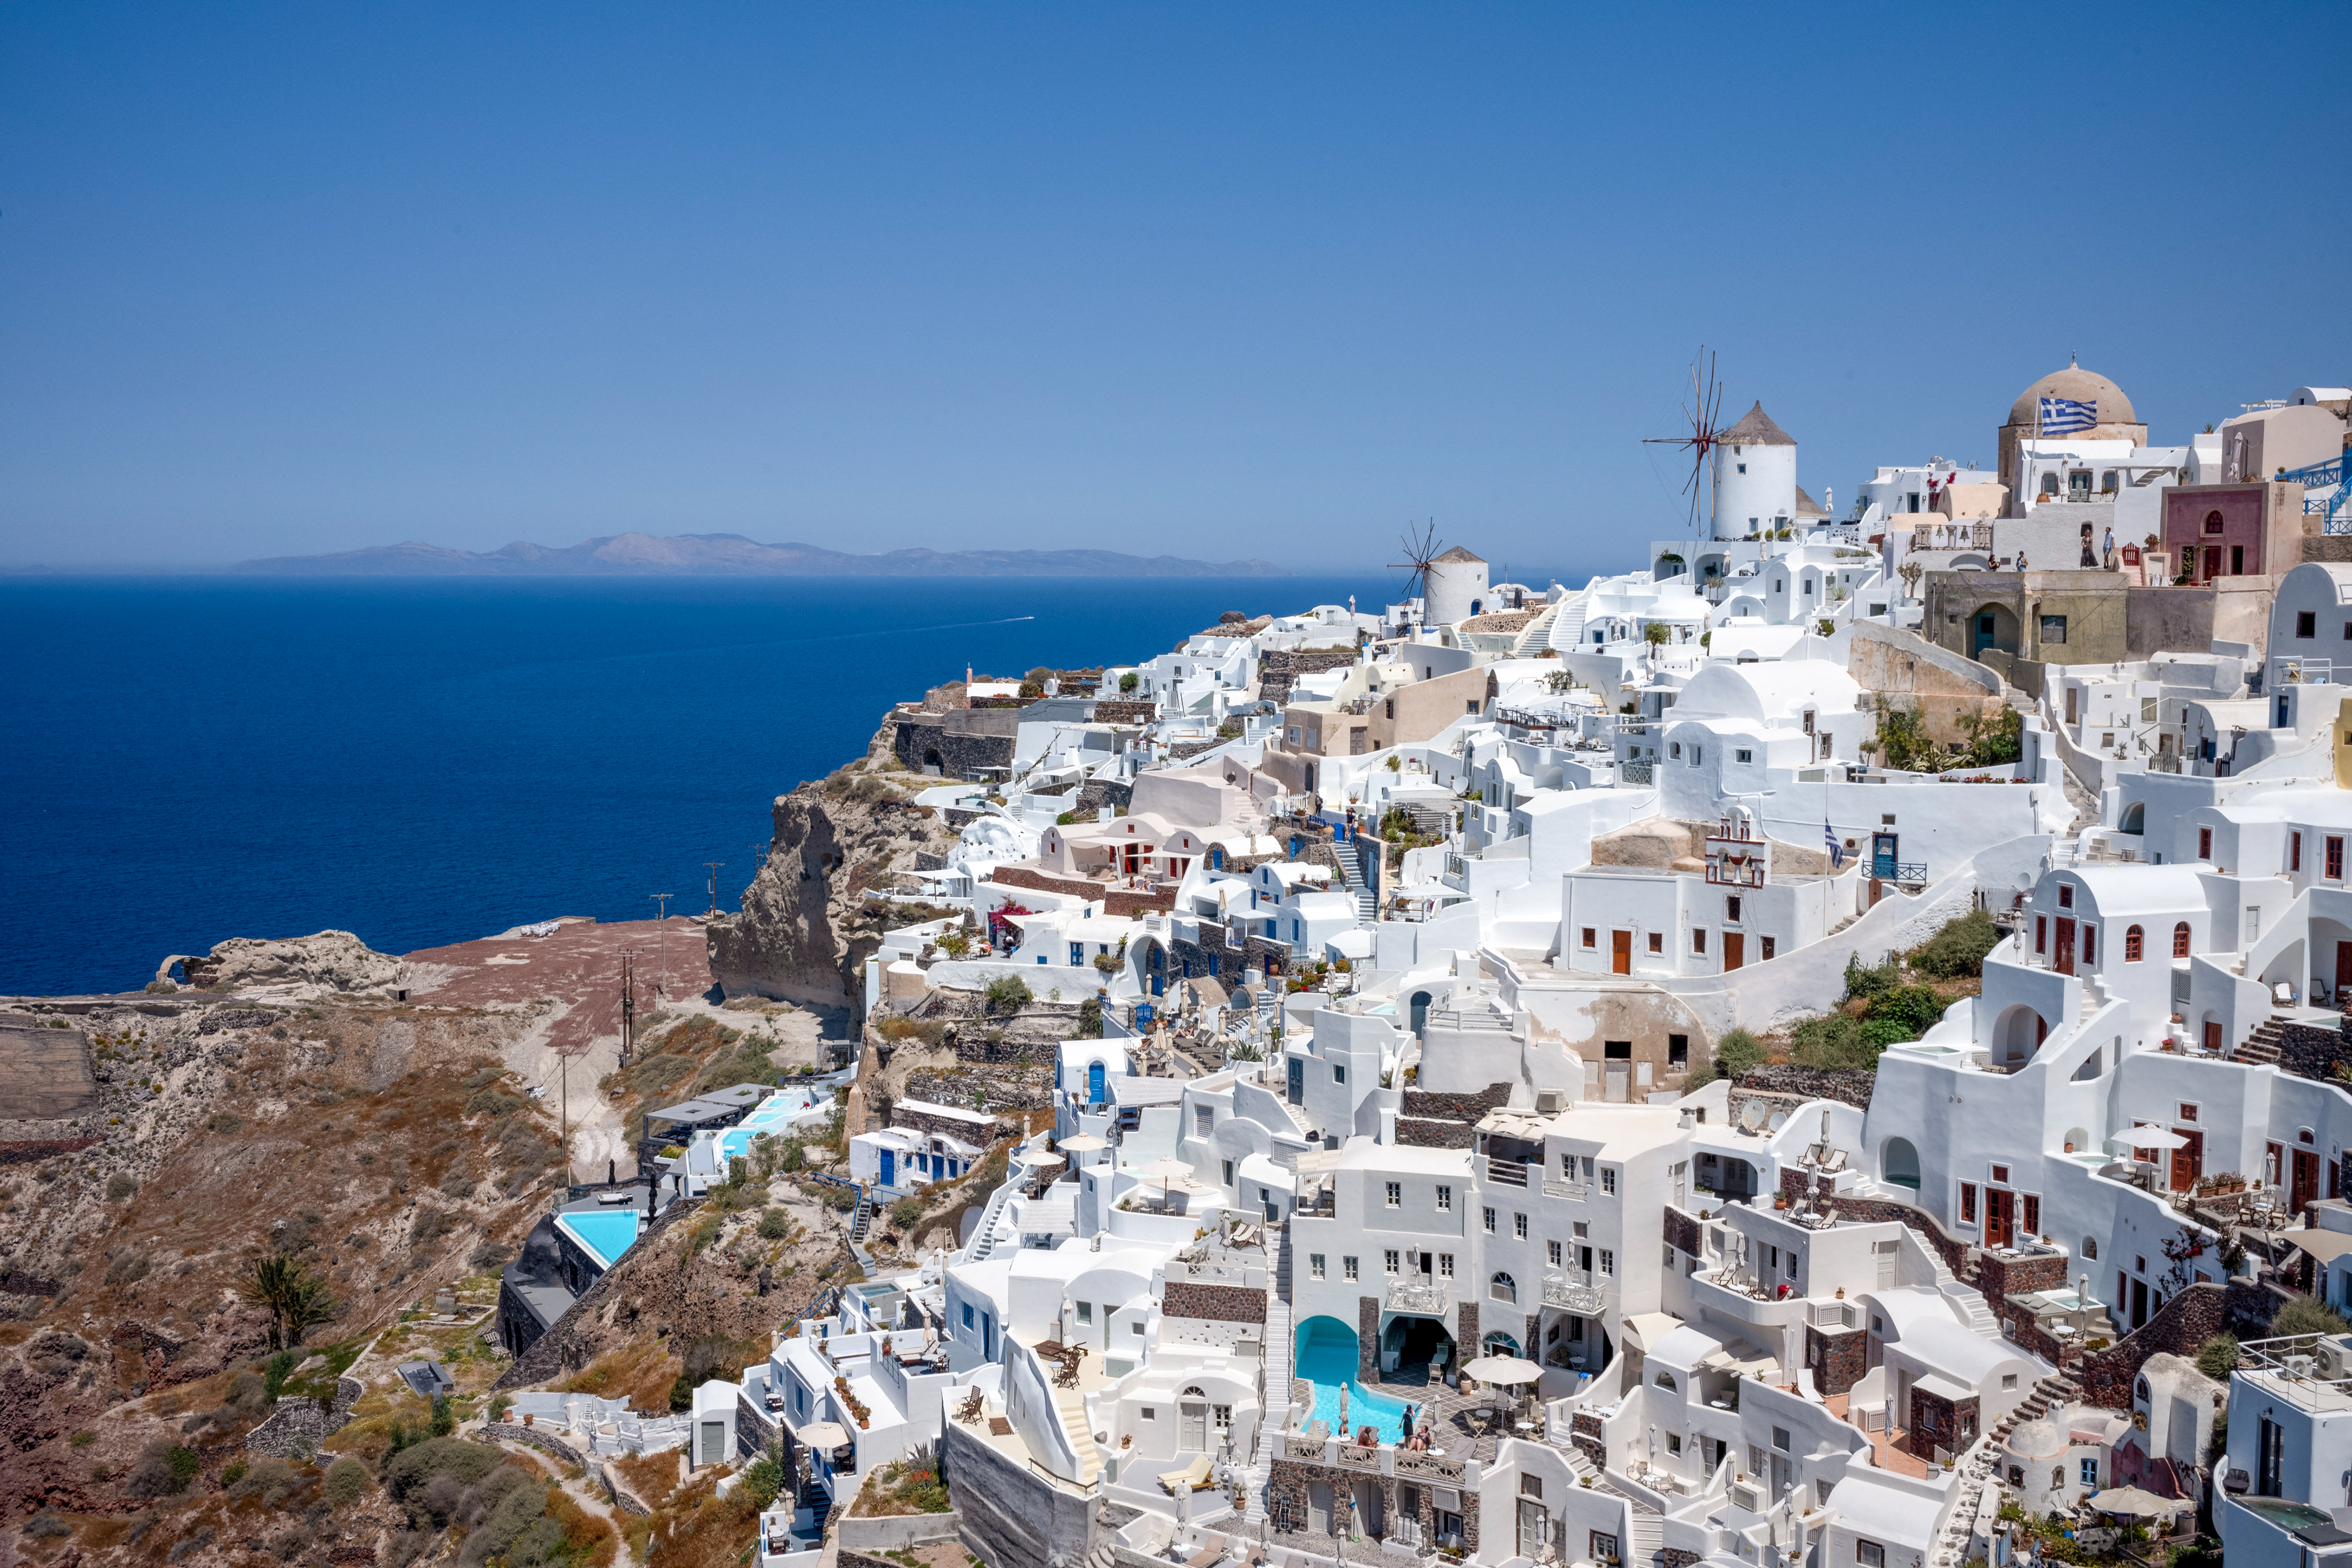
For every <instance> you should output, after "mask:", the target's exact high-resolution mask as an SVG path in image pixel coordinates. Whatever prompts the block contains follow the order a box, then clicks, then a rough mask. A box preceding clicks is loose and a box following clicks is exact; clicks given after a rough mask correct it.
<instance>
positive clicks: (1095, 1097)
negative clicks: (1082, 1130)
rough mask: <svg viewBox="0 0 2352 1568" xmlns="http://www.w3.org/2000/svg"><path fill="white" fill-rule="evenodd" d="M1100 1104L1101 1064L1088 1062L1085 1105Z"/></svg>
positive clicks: (1101, 1100) (1101, 1092) (1101, 1094)
mask: <svg viewBox="0 0 2352 1568" xmlns="http://www.w3.org/2000/svg"><path fill="white" fill-rule="evenodd" d="M1087 1103H1088V1104H1089V1105H1099V1104H1101V1103H1103V1064H1102V1063H1101V1062H1099V1061H1090V1062H1088V1063H1087Z"/></svg>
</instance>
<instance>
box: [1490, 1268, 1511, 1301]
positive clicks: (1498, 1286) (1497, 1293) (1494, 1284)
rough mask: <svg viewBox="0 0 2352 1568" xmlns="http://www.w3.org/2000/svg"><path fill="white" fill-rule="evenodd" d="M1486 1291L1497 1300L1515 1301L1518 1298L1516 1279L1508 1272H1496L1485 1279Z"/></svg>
mask: <svg viewBox="0 0 2352 1568" xmlns="http://www.w3.org/2000/svg"><path fill="white" fill-rule="evenodd" d="M1486 1293H1487V1294H1488V1295H1489V1296H1492V1297H1493V1298H1494V1299H1495V1300H1496V1301H1517V1300H1518V1299H1519V1286H1518V1281H1515V1280H1513V1279H1512V1278H1511V1277H1510V1276H1509V1275H1508V1274H1503V1273H1497V1274H1496V1276H1495V1277H1494V1278H1493V1279H1491V1280H1489V1281H1486Z"/></svg>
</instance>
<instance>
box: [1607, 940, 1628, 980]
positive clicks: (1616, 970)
mask: <svg viewBox="0 0 2352 1568" xmlns="http://www.w3.org/2000/svg"><path fill="white" fill-rule="evenodd" d="M1609 972H1610V973H1611V974H1612V975H1630V974H1632V973H1633V933H1632V932H1631V931H1612V932H1611V933H1610V934H1609Z"/></svg>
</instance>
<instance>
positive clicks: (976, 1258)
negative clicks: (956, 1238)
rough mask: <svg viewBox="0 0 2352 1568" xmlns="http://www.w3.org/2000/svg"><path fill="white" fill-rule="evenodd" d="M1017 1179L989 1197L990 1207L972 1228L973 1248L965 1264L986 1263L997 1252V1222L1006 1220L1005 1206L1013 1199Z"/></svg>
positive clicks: (1009, 1181)
mask: <svg viewBox="0 0 2352 1568" xmlns="http://www.w3.org/2000/svg"><path fill="white" fill-rule="evenodd" d="M1015 1168H1016V1169H1017V1168H1018V1167H1015ZM1016 1179H1017V1178H1008V1179H1007V1180H1006V1181H1005V1182H1004V1183H1003V1185H1002V1186H999V1187H998V1188H997V1189H996V1190H995V1191H994V1192H992V1193H990V1194H989V1195H988V1207H986V1208H983V1209H982V1210H981V1211H980V1223H979V1224H978V1225H976V1226H974V1227H973V1228H972V1232H971V1247H970V1248H969V1249H966V1250H965V1252H964V1257H963V1260H964V1261H965V1262H967V1263H984V1262H986V1261H987V1260H988V1258H989V1254H991V1253H992V1252H994V1251H995V1250H996V1226H997V1222H998V1221H999V1220H1001V1219H1003V1218H1004V1206H1005V1205H1006V1204H1007V1203H1009V1202H1011V1201H1012V1199H1013V1181H1014V1180H1016Z"/></svg>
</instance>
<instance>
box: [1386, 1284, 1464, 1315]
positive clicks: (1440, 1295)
mask: <svg viewBox="0 0 2352 1568" xmlns="http://www.w3.org/2000/svg"><path fill="white" fill-rule="evenodd" d="M1453 1301H1454V1287H1453V1285H1452V1284H1451V1283H1449V1282H1448V1281H1444V1280H1433V1279H1431V1278H1429V1277H1428V1276H1426V1275H1419V1276H1415V1277H1414V1278H1412V1279H1403V1280H1398V1281H1395V1282H1394V1283H1392V1284H1391V1285H1390V1286H1389V1295H1388V1310H1389V1311H1391V1312H1418V1313H1419V1314H1421V1315H1422V1316H1423V1317H1431V1318H1437V1317H1444V1315H1445V1310H1446V1308H1448V1307H1449V1306H1451V1305H1453Z"/></svg>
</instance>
